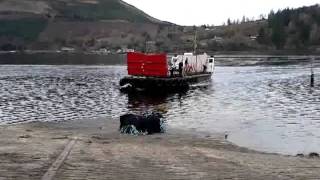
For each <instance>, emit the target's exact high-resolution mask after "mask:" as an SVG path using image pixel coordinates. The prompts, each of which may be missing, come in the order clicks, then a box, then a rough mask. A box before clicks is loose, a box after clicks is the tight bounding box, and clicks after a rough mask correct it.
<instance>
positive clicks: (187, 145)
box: [0, 118, 320, 180]
mask: <svg viewBox="0 0 320 180" xmlns="http://www.w3.org/2000/svg"><path fill="white" fill-rule="evenodd" d="M118 128H119V124H118V120H112V119H106V118H100V119H94V120H93V119H84V120H78V121H67V122H50V123H28V124H20V125H9V126H1V127H0V145H1V146H0V180H4V179H272V180H273V179H319V178H320V175H319V173H318V172H319V168H320V159H318V158H304V157H292V156H284V155H278V154H267V153H262V152H256V151H252V150H248V149H246V148H241V147H237V146H235V145H232V144H231V143H229V142H227V141H226V140H224V137H223V136H222V135H216V136H214V137H213V136H203V137H201V136H200V135H196V134H191V133H190V132H184V131H181V130H173V129H169V130H168V132H167V133H166V134H158V135H152V136H128V135H121V134H120V133H119V132H118Z"/></svg>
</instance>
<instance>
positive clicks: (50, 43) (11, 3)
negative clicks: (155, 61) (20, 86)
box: [0, 0, 168, 50]
mask: <svg viewBox="0 0 320 180" xmlns="http://www.w3.org/2000/svg"><path fill="white" fill-rule="evenodd" d="M138 24H139V25H138ZM165 24H168V23H165V22H162V21H160V20H158V19H155V18H153V17H151V16H149V15H147V14H146V13H144V12H143V11H141V10H139V9H137V8H135V7H134V6H131V5H129V4H127V3H125V2H124V1H121V0H0V27H1V28H0V49H4V50H6V49H16V48H18V49H21V48H22V49H24V48H33V47H34V48H43V49H46V48H49V49H52V48H53V49H55V48H57V46H67V45H70V46H78V47H79V46H81V47H82V46H85V45H83V44H85V43H87V42H86V41H90V40H92V39H96V38H98V39H101V37H104V38H107V37H109V35H110V32H115V34H112V33H111V34H112V36H114V35H118V34H124V33H127V34H130V33H128V32H127V31H130V30H132V31H137V30H135V28H136V26H137V25H138V26H139V27H142V28H143V27H145V30H143V31H141V30H140V31H139V30H138V31H139V32H138V33H139V34H143V33H144V32H145V31H149V30H150V27H151V29H154V28H156V27H158V26H159V25H165ZM114 26H115V27H114ZM75 27H76V28H75ZM124 28H126V29H124ZM61 29H63V31H61ZM140 29H141V28H140ZM91 31H92V32H91ZM133 36H136V34H133ZM65 41H67V42H66V43H63V42H65ZM70 42H73V43H71V44H68V43H70ZM107 44H108V43H107ZM84 48H86V47H84Z"/></svg>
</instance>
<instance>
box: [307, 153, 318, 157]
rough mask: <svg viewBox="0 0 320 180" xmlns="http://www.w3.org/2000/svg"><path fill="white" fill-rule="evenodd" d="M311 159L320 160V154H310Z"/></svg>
mask: <svg viewBox="0 0 320 180" xmlns="http://www.w3.org/2000/svg"><path fill="white" fill-rule="evenodd" d="M309 157H310V158H319V154H318V153H316V152H311V153H310V154H309Z"/></svg>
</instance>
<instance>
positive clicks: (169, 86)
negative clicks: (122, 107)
mask: <svg viewBox="0 0 320 180" xmlns="http://www.w3.org/2000/svg"><path fill="white" fill-rule="evenodd" d="M214 67H215V65H214V57H213V56H209V55H207V54H206V53H204V54H199V55H195V54H193V53H184V54H182V55H173V56H172V55H167V54H145V53H138V52H129V53H127V70H128V75H129V76H126V77H124V78H122V79H121V80H120V86H121V88H120V90H121V91H123V92H131V91H149V92H153V93H160V92H172V91H185V90H188V89H189V88H190V86H191V85H193V84H197V83H201V82H206V81H210V80H211V76H212V74H213V73H214Z"/></svg>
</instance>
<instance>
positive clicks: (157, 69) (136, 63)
mask: <svg viewBox="0 0 320 180" xmlns="http://www.w3.org/2000/svg"><path fill="white" fill-rule="evenodd" d="M127 64H128V74H129V75H133V76H146V77H168V74H169V73H168V62H167V55H166V54H143V53H136V52H130V53H128V54H127Z"/></svg>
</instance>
